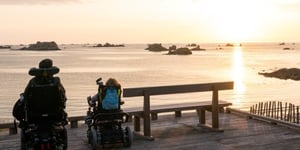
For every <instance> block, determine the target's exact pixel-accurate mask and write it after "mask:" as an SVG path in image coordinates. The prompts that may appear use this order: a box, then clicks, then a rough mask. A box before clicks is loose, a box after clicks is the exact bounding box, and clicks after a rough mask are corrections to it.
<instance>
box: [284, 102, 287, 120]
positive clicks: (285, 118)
mask: <svg viewBox="0 0 300 150" xmlns="http://www.w3.org/2000/svg"><path fill="white" fill-rule="evenodd" d="M286 110H287V102H285V107H284V120H285V121H286V120H287V114H286Z"/></svg>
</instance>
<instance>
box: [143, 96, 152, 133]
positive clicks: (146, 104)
mask: <svg viewBox="0 0 300 150" xmlns="http://www.w3.org/2000/svg"><path fill="white" fill-rule="evenodd" d="M143 118H144V136H149V137H151V119H150V95H149V93H148V92H147V91H144V117H143Z"/></svg>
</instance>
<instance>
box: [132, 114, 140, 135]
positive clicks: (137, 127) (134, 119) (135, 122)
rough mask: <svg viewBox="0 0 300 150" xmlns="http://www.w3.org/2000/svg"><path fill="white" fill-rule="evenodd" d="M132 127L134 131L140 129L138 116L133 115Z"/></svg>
mask: <svg viewBox="0 0 300 150" xmlns="http://www.w3.org/2000/svg"><path fill="white" fill-rule="evenodd" d="M133 123H134V124H133V127H134V131H136V132H139V131H141V119H140V117H139V116H136V115H134V116H133Z"/></svg>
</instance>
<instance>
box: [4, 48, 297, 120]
mask: <svg viewBox="0 0 300 150" xmlns="http://www.w3.org/2000/svg"><path fill="white" fill-rule="evenodd" d="M171 45H176V46H177V47H185V46H186V45H187V43H180V44H174V43H162V46H164V47H166V48H168V47H169V46H171ZM199 45H200V47H201V48H203V49H206V50H205V51H193V54H192V55H166V54H167V51H164V52H151V51H148V50H145V48H147V47H148V43H145V44H125V47H93V46H92V44H61V45H59V47H60V48H61V50H59V51H26V50H14V49H0V89H1V90H0V114H1V115H0V120H7V119H12V118H13V116H12V109H13V106H14V103H15V102H16V101H17V100H18V98H19V94H20V93H22V92H23V91H24V88H25V87H26V85H27V83H28V81H29V80H30V79H31V78H32V76H30V75H29V74H28V71H29V69H30V68H32V67H38V63H39V61H41V60H42V59H44V58H50V59H52V60H53V64H54V66H57V67H59V68H60V72H59V73H58V74H56V76H59V77H60V78H61V81H62V84H63V85H64V87H65V89H66V94H67V98H68V100H67V106H66V111H67V112H68V114H69V116H78V115H85V114H86V111H87V109H88V104H87V100H86V99H87V97H88V96H91V95H94V94H96V92H97V85H96V79H98V78H100V77H101V78H102V79H103V81H104V82H105V81H106V80H107V79H108V78H115V79H117V80H118V81H119V82H120V83H121V85H122V88H133V87H152V86H167V85H183V84H198V83H213V82H227V81H233V82H234V89H232V90H224V91H219V99H221V100H225V101H228V102H231V103H232V104H233V105H232V106H231V107H232V108H237V109H241V110H244V111H249V108H250V106H252V105H254V104H257V103H258V102H266V101H282V102H288V103H292V104H295V105H297V106H299V105H300V92H299V91H298V90H300V81H294V80H289V79H288V80H281V79H277V78H269V77H264V76H262V75H259V74H258V73H259V72H272V71H275V70H278V69H280V68H300V59H299V58H300V43H284V44H279V42H278V43H277V42H274V43H242V44H241V45H240V44H237V45H233V46H231V45H230V46H226V43H200V44H199ZM284 49H288V50H284ZM122 99H123V101H124V102H125V104H124V105H122V107H123V108H130V107H142V106H143V103H142V102H143V97H133V98H122ZM211 99H212V92H196V93H185V94H170V95H159V96H151V105H161V104H168V103H169V104H171V103H184V102H189V101H208V100H211Z"/></svg>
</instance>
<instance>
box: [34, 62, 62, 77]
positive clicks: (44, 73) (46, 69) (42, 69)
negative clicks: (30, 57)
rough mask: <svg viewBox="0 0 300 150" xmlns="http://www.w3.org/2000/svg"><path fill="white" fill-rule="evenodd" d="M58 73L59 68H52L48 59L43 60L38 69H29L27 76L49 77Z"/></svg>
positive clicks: (51, 63)
mask: <svg viewBox="0 0 300 150" xmlns="http://www.w3.org/2000/svg"><path fill="white" fill-rule="evenodd" d="M58 72H59V68H57V67H55V66H53V61H52V60H51V59H49V58H46V59H43V60H41V61H40V63H39V68H35V67H34V68H31V69H30V70H29V74H30V75H32V76H40V77H51V76H53V75H54V74H56V73H58Z"/></svg>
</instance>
